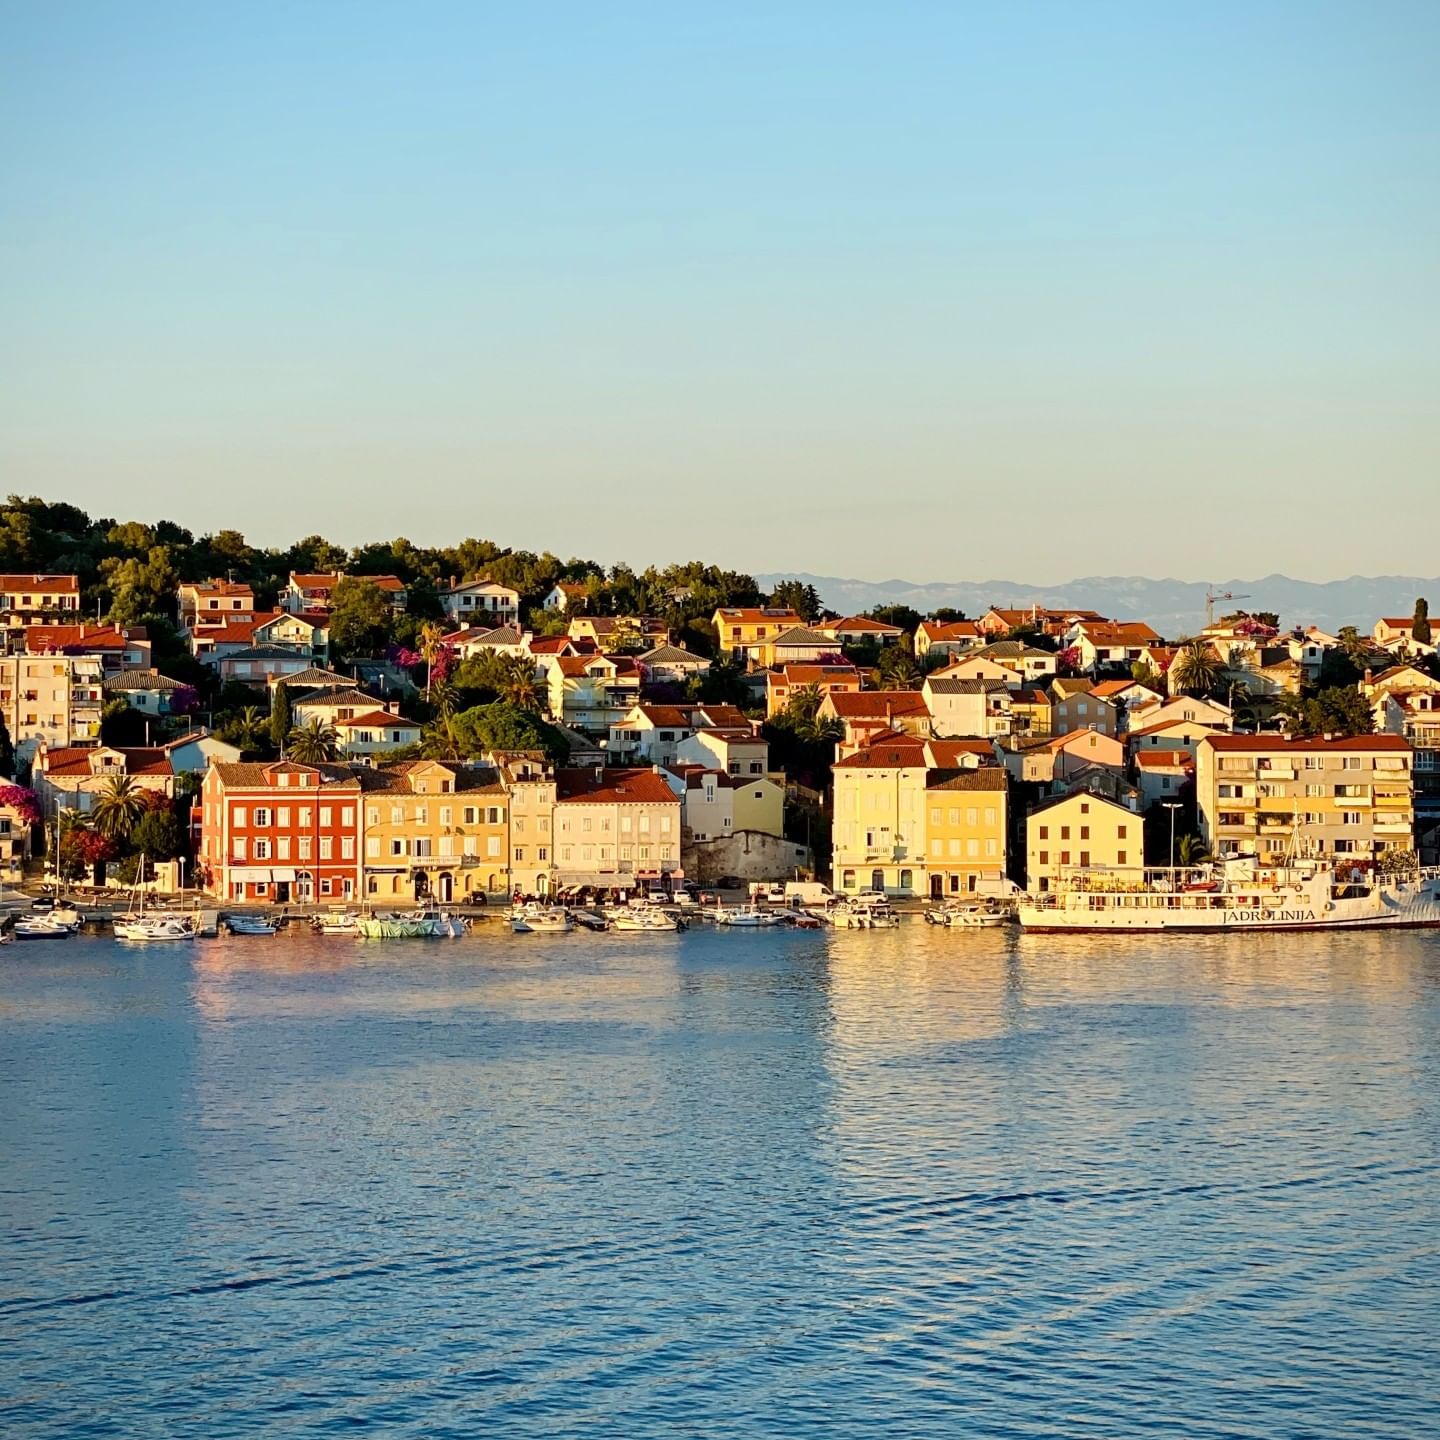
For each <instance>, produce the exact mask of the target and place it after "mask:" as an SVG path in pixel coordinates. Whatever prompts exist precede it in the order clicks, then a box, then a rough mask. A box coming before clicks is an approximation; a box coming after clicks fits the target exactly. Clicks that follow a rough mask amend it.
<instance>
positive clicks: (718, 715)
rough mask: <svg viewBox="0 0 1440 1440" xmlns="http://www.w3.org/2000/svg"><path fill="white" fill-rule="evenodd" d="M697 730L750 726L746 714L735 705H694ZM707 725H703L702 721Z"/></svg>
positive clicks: (693, 718)
mask: <svg viewBox="0 0 1440 1440" xmlns="http://www.w3.org/2000/svg"><path fill="white" fill-rule="evenodd" d="M690 713H691V718H692V720H693V721H694V722H695V726H696V729H699V730H713V729H718V728H721V727H724V726H727V725H728V726H740V725H748V724H749V723H750V722H749V721H748V720H747V719H746V718H745V714H744V712H743V711H742V710H740V709H739V707H738V706H735V705H694V706H691V707H690ZM702 720H703V721H704V722H705V723H704V724H703V725H702V724H700V721H702Z"/></svg>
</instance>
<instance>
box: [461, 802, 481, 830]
mask: <svg viewBox="0 0 1440 1440" xmlns="http://www.w3.org/2000/svg"><path fill="white" fill-rule="evenodd" d="M477 813H478V812H477V811H476V809H475V806H473V805H467V806H466V807H465V808H464V810H463V811H461V814H463V815H464V817H465V823H466V824H467V825H473V824H474V823H475V816H476V814H477Z"/></svg>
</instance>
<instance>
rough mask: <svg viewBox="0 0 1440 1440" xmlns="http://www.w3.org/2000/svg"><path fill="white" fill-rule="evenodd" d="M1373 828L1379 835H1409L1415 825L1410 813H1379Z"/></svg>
mask: <svg viewBox="0 0 1440 1440" xmlns="http://www.w3.org/2000/svg"><path fill="white" fill-rule="evenodd" d="M1372 828H1373V829H1374V831H1375V833H1376V834H1377V835H1408V834H1410V832H1411V830H1412V829H1413V828H1414V826H1413V825H1412V824H1411V822H1410V817H1409V816H1408V815H1403V816H1401V815H1377V816H1376V817H1375V821H1374V825H1373V826H1372Z"/></svg>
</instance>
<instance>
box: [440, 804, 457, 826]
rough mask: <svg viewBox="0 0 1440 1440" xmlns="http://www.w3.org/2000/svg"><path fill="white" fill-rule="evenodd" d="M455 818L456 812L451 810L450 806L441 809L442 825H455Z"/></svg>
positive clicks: (443, 806)
mask: <svg viewBox="0 0 1440 1440" xmlns="http://www.w3.org/2000/svg"><path fill="white" fill-rule="evenodd" d="M454 816H455V812H454V810H452V809H451V808H450V806H448V805H442V806H441V807H440V823H441V824H442V825H450V824H453V823H454Z"/></svg>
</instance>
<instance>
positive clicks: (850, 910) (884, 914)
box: [829, 905, 900, 930]
mask: <svg viewBox="0 0 1440 1440" xmlns="http://www.w3.org/2000/svg"><path fill="white" fill-rule="evenodd" d="M829 920H830V923H831V924H832V925H833V926H835V928H836V929H837V930H893V929H895V928H896V926H898V925H899V924H900V917H899V916H898V915H897V914H896V913H895V912H894V911H893V910H892V909H891V908H890V907H889V906H888V905H837V906H836V907H835V908H834V909H833V910H832V911H830V914H829Z"/></svg>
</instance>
